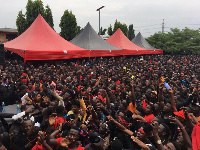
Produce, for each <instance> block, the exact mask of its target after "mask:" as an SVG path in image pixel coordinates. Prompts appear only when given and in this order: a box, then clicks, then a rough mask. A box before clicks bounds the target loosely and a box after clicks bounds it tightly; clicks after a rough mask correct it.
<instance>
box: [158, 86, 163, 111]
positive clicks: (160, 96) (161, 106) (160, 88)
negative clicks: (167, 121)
mask: <svg viewBox="0 0 200 150" xmlns="http://www.w3.org/2000/svg"><path fill="white" fill-rule="evenodd" d="M163 87H164V84H163V83H161V84H160V85H159V93H158V101H159V103H160V108H161V110H162V109H163V108H164V105H165V104H164V99H163Z"/></svg>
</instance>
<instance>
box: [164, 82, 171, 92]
mask: <svg viewBox="0 0 200 150" xmlns="http://www.w3.org/2000/svg"><path fill="white" fill-rule="evenodd" d="M164 85H165V87H166V88H167V89H168V90H171V88H170V86H169V84H168V83H167V82H164Z"/></svg>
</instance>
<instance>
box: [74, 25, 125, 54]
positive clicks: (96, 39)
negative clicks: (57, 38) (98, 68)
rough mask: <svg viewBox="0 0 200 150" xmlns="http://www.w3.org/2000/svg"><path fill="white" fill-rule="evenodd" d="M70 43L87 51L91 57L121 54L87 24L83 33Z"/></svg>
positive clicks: (118, 49) (119, 50)
mask: <svg viewBox="0 0 200 150" xmlns="http://www.w3.org/2000/svg"><path fill="white" fill-rule="evenodd" d="M70 42H71V43H73V44H75V45H77V46H79V47H82V48H85V49H89V50H91V51H90V56H91V57H94V56H95V57H98V56H115V55H117V53H119V55H120V54H121V53H122V51H121V49H120V48H117V47H114V46H113V45H110V44H109V43H107V42H106V41H104V40H103V38H101V37H100V36H99V35H98V34H97V33H96V32H95V30H94V29H93V28H92V26H91V25H90V23H89V22H88V23H87V25H86V26H85V28H84V29H83V31H82V32H81V33H80V34H79V35H78V36H76V37H75V38H74V39H72V40H71V41H70Z"/></svg>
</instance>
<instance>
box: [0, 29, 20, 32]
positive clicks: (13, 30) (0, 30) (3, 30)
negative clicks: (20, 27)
mask: <svg viewBox="0 0 200 150" xmlns="http://www.w3.org/2000/svg"><path fill="white" fill-rule="evenodd" d="M0 32H8V33H18V31H17V29H13V28H0Z"/></svg>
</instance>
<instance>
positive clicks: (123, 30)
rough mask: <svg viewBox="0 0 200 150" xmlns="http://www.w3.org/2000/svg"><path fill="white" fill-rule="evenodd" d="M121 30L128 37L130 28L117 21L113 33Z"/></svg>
mask: <svg viewBox="0 0 200 150" xmlns="http://www.w3.org/2000/svg"><path fill="white" fill-rule="evenodd" d="M118 28H120V29H121V30H122V32H123V33H124V35H125V36H127V35H128V28H127V25H126V24H122V23H121V22H118V21H117V20H116V21H115V24H114V28H113V33H115V31H117V29H118Z"/></svg>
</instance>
